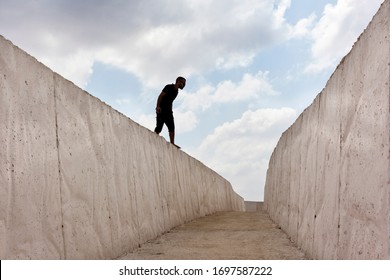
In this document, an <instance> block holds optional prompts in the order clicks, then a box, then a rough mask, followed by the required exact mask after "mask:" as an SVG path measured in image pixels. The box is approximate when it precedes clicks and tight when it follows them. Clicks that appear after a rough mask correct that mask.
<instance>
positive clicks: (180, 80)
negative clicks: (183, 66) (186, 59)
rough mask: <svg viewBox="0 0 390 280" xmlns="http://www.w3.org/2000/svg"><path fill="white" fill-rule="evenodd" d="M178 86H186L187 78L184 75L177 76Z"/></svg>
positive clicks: (181, 87)
mask: <svg viewBox="0 0 390 280" xmlns="http://www.w3.org/2000/svg"><path fill="white" fill-rule="evenodd" d="M176 86H177V87H178V88H180V89H183V88H184V87H185V86H186V79H185V78H183V77H177V79H176Z"/></svg>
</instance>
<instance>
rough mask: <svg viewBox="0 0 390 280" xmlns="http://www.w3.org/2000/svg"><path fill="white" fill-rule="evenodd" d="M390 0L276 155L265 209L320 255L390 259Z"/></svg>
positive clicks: (310, 252)
mask: <svg viewBox="0 0 390 280" xmlns="http://www.w3.org/2000/svg"><path fill="white" fill-rule="evenodd" d="M389 18H390V1H389V0H386V1H385V2H384V3H383V4H382V6H381V8H380V10H379V11H378V13H377V14H376V15H375V17H374V18H373V20H372V21H371V23H370V24H369V26H368V27H367V29H366V30H365V31H364V32H363V34H362V35H361V36H360V37H359V39H358V41H357V42H356V43H355V45H354V46H353V49H352V50H351V52H350V53H349V54H348V55H347V56H346V57H345V58H344V59H343V60H342V61H341V63H340V64H339V66H338V67H337V69H336V70H335V72H334V73H333V75H332V76H331V78H330V79H329V81H328V83H327V85H326V87H325V88H324V89H323V91H322V92H321V93H320V94H319V95H318V96H317V97H316V98H315V100H314V101H313V103H312V104H311V105H310V106H309V107H308V108H307V109H306V110H305V111H304V112H303V113H302V114H301V115H300V116H299V117H298V119H297V120H296V121H295V123H294V124H293V125H292V126H291V127H290V128H289V129H288V130H287V131H285V132H284V133H283V134H282V136H281V138H280V140H279V142H278V144H277V146H276V148H275V150H274V152H273V154H272V156H271V159H270V163H269V168H268V171H267V179H266V186H265V209H266V210H267V211H268V212H269V214H270V216H271V218H272V219H273V220H274V221H276V222H277V223H278V224H279V225H280V226H281V227H282V229H283V230H285V231H286V232H287V233H288V234H289V236H290V237H291V239H292V240H294V241H295V242H296V243H297V244H298V246H300V247H301V248H302V249H303V250H304V251H305V252H306V253H307V254H308V255H309V256H311V257H312V258H314V259H390V149H389V139H390V117H389V110H390V99H389V94H390V90H389V89H390V86H389V82H390V38H389V36H390V27H389Z"/></svg>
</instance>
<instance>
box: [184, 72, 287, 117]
mask: <svg viewBox="0 0 390 280" xmlns="http://www.w3.org/2000/svg"><path fill="white" fill-rule="evenodd" d="M278 94H279V93H278V92H277V91H276V90H274V89H273V87H272V84H271V83H270V81H269V78H268V72H261V71H259V72H258V73H256V74H250V73H246V74H244V75H243V77H242V79H241V81H238V82H237V83H234V82H232V81H230V80H226V81H222V82H220V83H219V84H218V85H217V86H216V87H214V86H212V85H208V84H207V85H205V86H203V87H201V88H200V89H198V91H196V92H195V93H185V94H182V95H181V96H180V97H179V100H180V101H181V105H180V108H182V109H183V110H191V111H197V110H200V109H201V110H203V111H204V110H206V109H208V108H210V107H211V106H213V105H215V104H221V103H233V102H242V101H249V100H256V99H258V98H260V97H261V96H266V95H268V96H275V95H278ZM180 101H179V102H180Z"/></svg>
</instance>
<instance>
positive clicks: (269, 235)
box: [120, 211, 305, 260]
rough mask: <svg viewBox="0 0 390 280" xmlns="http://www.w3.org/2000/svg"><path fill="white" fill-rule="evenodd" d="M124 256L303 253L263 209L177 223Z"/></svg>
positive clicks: (292, 256) (291, 256)
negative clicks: (178, 224)
mask: <svg viewBox="0 0 390 280" xmlns="http://www.w3.org/2000/svg"><path fill="white" fill-rule="evenodd" d="M120 259H123V260H154V259H161V260H188V259H193V260H234V259H235V260H240V259H241V260H256V259H264V260H265V259H268V260H302V259H305V255H304V253H303V252H302V251H300V250H299V249H298V248H297V247H296V245H295V244H294V243H292V242H291V241H290V240H289V238H288V236H287V235H286V234H285V233H284V232H283V231H282V230H281V229H280V228H279V227H278V226H277V225H276V224H275V223H273V222H272V220H271V219H270V218H269V216H268V214H267V213H266V212H264V211H258V212H218V213H216V214H214V215H211V216H206V217H203V218H200V219H197V220H194V221H192V222H189V223H187V224H184V225H181V226H178V227H176V228H174V229H172V230H170V231H169V232H167V233H165V234H164V235H162V236H160V237H158V238H157V239H155V240H152V241H149V242H148V243H146V244H144V245H142V246H141V247H140V248H138V249H136V250H135V251H133V252H131V253H129V254H127V255H125V256H123V257H121V258H120Z"/></svg>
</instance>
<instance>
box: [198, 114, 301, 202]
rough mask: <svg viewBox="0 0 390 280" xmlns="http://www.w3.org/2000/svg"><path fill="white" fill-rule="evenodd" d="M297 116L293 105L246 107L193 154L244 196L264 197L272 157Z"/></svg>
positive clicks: (217, 129) (258, 198) (219, 128)
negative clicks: (262, 107)
mask: <svg viewBox="0 0 390 280" xmlns="http://www.w3.org/2000/svg"><path fill="white" fill-rule="evenodd" d="M296 116H297V114H296V111H295V110H294V109H291V108H280V109H258V110H256V111H247V112H245V113H244V114H243V115H242V116H241V118H240V119H237V120H234V121H232V122H228V123H224V124H223V125H221V126H219V127H217V128H216V129H215V130H214V132H213V133H212V134H211V135H209V136H208V137H206V139H205V140H204V141H203V142H202V144H201V145H200V147H199V148H198V149H197V150H195V151H193V154H195V155H196V157H197V158H198V159H200V160H202V162H204V163H206V164H207V165H208V166H210V167H211V168H212V169H214V170H216V171H217V172H219V173H220V174H221V175H222V176H224V177H225V178H227V179H228V180H230V182H231V183H232V185H233V187H234V189H235V190H236V191H237V192H238V193H239V194H240V195H241V196H243V197H244V198H246V199H254V198H256V199H257V200H262V199H263V187H264V183H265V174H266V170H267V167H268V160H269V157H270V155H271V153H272V151H273V149H274V147H275V146H276V143H277V141H278V140H279V138H280V135H281V133H282V132H283V131H284V130H286V129H287V128H288V126H290V125H291V124H292V122H293V121H294V120H295V119H296Z"/></svg>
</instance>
